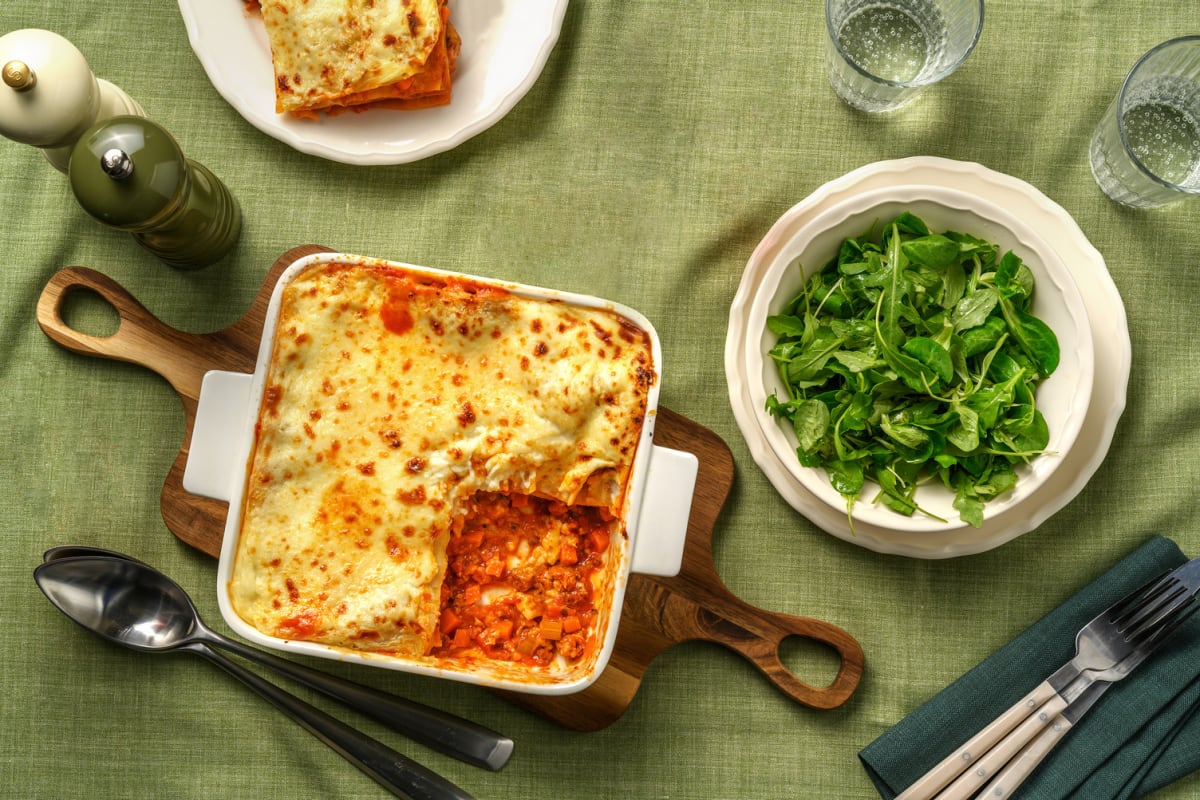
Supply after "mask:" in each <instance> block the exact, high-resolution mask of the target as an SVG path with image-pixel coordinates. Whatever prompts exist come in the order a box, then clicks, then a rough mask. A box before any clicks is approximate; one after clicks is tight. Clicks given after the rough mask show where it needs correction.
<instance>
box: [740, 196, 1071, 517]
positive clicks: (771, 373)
mask: <svg viewBox="0 0 1200 800" xmlns="http://www.w3.org/2000/svg"><path fill="white" fill-rule="evenodd" d="M905 211H909V212H912V213H913V214H916V215H917V216H918V217H920V218H921V219H922V220H924V221H925V223H926V224H928V225H929V226H930V229H931V230H934V231H946V230H956V231H963V232H965V233H970V234H973V235H975V236H979V237H981V238H983V239H985V240H987V241H989V242H994V243H995V244H996V245H998V246H999V248H1000V252H1001V253H1003V252H1005V251H1009V250H1011V251H1012V252H1013V253H1015V254H1016V255H1017V256H1018V257H1020V258H1021V260H1022V261H1023V262H1024V263H1025V264H1026V265H1027V266H1028V267H1029V269H1030V270H1031V271H1032V272H1033V275H1034V278H1035V281H1036V283H1035V286H1036V289H1035V291H1034V299H1033V313H1035V314H1036V315H1037V316H1038V317H1039V318H1040V319H1041V320H1042V321H1043V322H1045V323H1046V324H1048V325H1049V326H1050V328H1051V329H1052V330H1053V331H1054V332H1055V333H1056V334H1057V336H1058V341H1059V345H1060V346H1061V349H1062V358H1061V360H1060V362H1059V365H1058V369H1056V370H1055V372H1054V374H1053V375H1051V376H1050V377H1049V378H1048V379H1046V380H1045V381H1043V382H1042V383H1041V385H1039V386H1038V390H1037V402H1038V408H1039V409H1040V410H1041V411H1042V413H1043V414H1044V415H1045V418H1046V421H1047V423H1048V426H1049V430H1050V442H1049V445H1048V446H1047V449H1048V450H1049V451H1050V453H1049V454H1047V455H1046V456H1044V457H1041V458H1036V459H1033V461H1031V462H1030V463H1029V464H1022V465H1019V466H1018V467H1017V475H1018V481H1017V485H1016V487H1015V488H1014V489H1013V490H1012V491H1011V492H1006V493H1005V494H1004V495H1003V496H1002V497H998V498H996V499H995V500H993V501H991V502H990V503H988V504H987V506H986V508H985V510H984V517H985V519H986V518H987V517H991V516H996V515H998V514H1002V513H1004V511H1006V510H1007V509H1009V508H1011V507H1013V506H1015V505H1017V504H1019V503H1024V502H1026V501H1027V500H1028V499H1029V498H1030V497H1031V496H1033V495H1034V494H1035V493H1036V492H1037V489H1038V487H1040V486H1041V485H1042V484H1043V483H1045V482H1046V481H1047V480H1049V479H1050V477H1051V476H1052V475H1053V474H1054V471H1055V470H1056V469H1058V467H1059V466H1061V465H1062V463H1063V461H1064V460H1065V459H1064V455H1065V454H1067V453H1069V452H1070V449H1071V447H1072V446H1073V445H1074V443H1075V439H1076V437H1077V436H1078V434H1079V431H1080V429H1081V427H1082V425H1083V420H1084V418H1085V416H1086V413H1087V404H1088V400H1089V399H1090V394H1091V388H1092V378H1093V360H1094V357H1093V349H1092V333H1091V326H1090V324H1089V322H1088V315H1087V309H1086V308H1085V306H1084V304H1083V298H1082V296H1081V295H1080V293H1079V290H1078V288H1077V287H1076V286H1075V281H1074V278H1073V276H1072V275H1071V272H1070V270H1068V269H1067V265H1066V264H1064V263H1063V261H1062V259H1061V258H1059V256H1058V253H1057V252H1056V251H1055V250H1054V248H1053V247H1052V246H1051V245H1050V243H1049V242H1048V241H1047V240H1046V239H1045V238H1043V237H1041V236H1039V235H1038V233H1037V231H1035V230H1034V229H1033V228H1032V227H1030V226H1028V225H1026V224H1024V223H1023V222H1022V220H1021V218H1020V217H1019V216H1018V215H1016V214H1013V213H1010V212H1009V211H1008V210H1006V209H1004V208H1002V207H1000V206H999V205H997V204H995V203H991V202H988V201H987V200H986V199H984V198H982V197H980V196H979V195H978V194H975V193H973V192H970V193H968V192H961V191H958V190H957V189H950V188H948V187H942V186H928V185H923V186H922V185H917V186H911V185H906V186H894V187H893V186H889V187H885V188H880V189H873V190H870V191H864V192H859V193H856V194H854V195H852V196H850V197H847V198H845V199H843V200H841V201H839V202H837V203H831V204H825V205H824V206H823V210H822V212H821V213H819V214H817V215H815V216H814V217H812V218H811V220H810V222H809V223H808V224H805V225H802V226H800V227H798V228H795V229H794V235H793V236H792V237H791V238H790V239H789V240H788V242H787V243H786V245H785V246H784V247H782V248H781V249H780V250H779V252H778V253H777V254H776V256H775V258H774V259H773V260H772V263H771V265H770V267H769V268H768V269H767V270H765V271H764V273H763V275H762V279H761V280H760V281H759V283H758V288H757V291H756V292H755V297H754V301H753V302H752V303H751V305H750V311H749V313H748V314H747V315H746V316H747V323H746V324H747V326H748V329H749V330H750V331H759V332H761V335H758V336H752V335H747V336H746V338H745V342H744V358H745V361H746V367H745V373H746V375H747V377H751V376H754V375H758V376H760V377H759V380H758V381H757V382H755V381H753V380H751V381H750V383H749V395H750V399H751V401H752V408H753V409H755V411H756V412H757V413H758V414H759V426H758V427H759V430H760V431H761V433H762V435H763V436H764V437H765V438H766V439H767V443H768V445H769V446H770V447H771V449H772V450H773V451H774V453H775V457H776V459H778V460H779V461H780V463H782V464H783V465H784V466H785V467H786V468H787V469H788V471H789V472H791V474H792V476H793V477H794V478H795V479H796V480H798V481H799V482H800V483H801V484H802V485H803V486H804V487H805V488H806V489H807V490H808V492H809V493H810V494H812V495H813V496H815V497H817V498H819V499H821V500H823V501H824V502H825V503H826V504H827V505H829V506H831V507H832V508H834V509H835V510H836V511H838V512H839V513H842V514H844V513H845V509H846V500H845V498H843V497H842V496H841V495H840V494H839V493H838V492H837V490H836V489H834V488H833V486H832V485H831V484H830V481H829V476H828V475H827V474H826V472H825V471H824V470H822V469H811V468H807V467H803V466H801V465H800V463H799V461H798V460H797V459H796V446H797V441H796V436H795V432H794V431H793V430H792V429H791V426H790V425H787V424H781V423H780V421H779V420H777V419H775V418H774V417H771V416H770V415H769V414H768V413H767V412H766V410H765V406H766V400H767V396H768V394H774V395H775V396H777V397H781V398H784V397H787V388H786V386H785V385H784V384H783V381H782V380H781V378H780V376H779V372H778V369H777V368H776V366H775V364H774V362H772V361H771V359H770V358H768V357H766V355H765V353H766V351H767V350H768V349H769V348H770V347H772V346H773V345H774V344H775V341H776V337H775V336H774V335H773V334H770V333H769V332H768V331H767V330H766V320H767V317H768V316H769V315H771V314H777V313H779V312H780V310H781V309H782V307H783V306H784V305H785V304H786V303H787V302H789V301H790V300H791V299H792V298H793V297H795V296H796V293H797V292H799V291H800V289H801V287H802V284H803V282H804V280H805V274H807V275H812V273H813V272H815V271H816V270H818V269H820V267H821V266H822V265H824V264H825V263H826V262H827V261H829V259H830V258H832V257H833V256H834V255H836V253H837V251H838V248H839V247H840V246H841V243H842V240H844V239H845V238H846V237H848V236H859V235H861V234H862V233H863V232H864V231H866V230H867V229H869V228H871V227H872V226H873V225H878V224H883V223H885V222H887V221H888V220H891V219H894V218H896V217H897V216H899V215H900V214H901V213H903V212H905ZM801 264H803V265H804V266H805V267H806V268H807V270H806V273H801V271H800V265H801ZM872 494H873V492H871V491H870V490H868V491H866V492H864V494H863V499H862V500H860V501H859V502H856V503H855V504H854V506H853V517H854V521H855V525H856V526H857V524H858V523H859V522H870V523H873V524H876V525H880V526H883V527H887V528H896V529H899V530H905V531H910V532H931V531H949V530H953V529H955V528H965V527H966V526H967V523H966V522H964V521H963V520H962V518H961V517H960V516H959V513H958V511H957V510H956V509H955V508H954V506H953V503H954V493H953V492H951V491H950V490H949V489H947V488H946V487H945V486H943V485H942V484H941V483H939V482H937V481H930V482H928V483H925V484H924V485H922V486H921V487H919V488H918V489H917V494H916V501H917V504H918V505H920V506H921V508H922V509H925V510H926V511H928V512H929V514H913V515H912V516H904V515H902V514H897V513H896V512H894V511H892V510H891V509H889V508H888V507H887V506H885V505H883V504H881V503H873V502H870V499H871V497H872Z"/></svg>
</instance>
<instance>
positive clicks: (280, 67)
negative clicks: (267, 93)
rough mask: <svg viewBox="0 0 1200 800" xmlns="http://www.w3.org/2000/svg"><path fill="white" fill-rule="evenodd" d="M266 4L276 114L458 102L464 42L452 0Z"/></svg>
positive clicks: (312, 0) (274, 0)
mask: <svg viewBox="0 0 1200 800" xmlns="http://www.w3.org/2000/svg"><path fill="white" fill-rule="evenodd" d="M260 7H261V11H262V18H263V23H264V25H265V26H266V29H267V38H268V41H269V42H270V46H271V61H272V64H273V66H274V73H275V110H276V112H278V113H284V112H287V113H291V114H293V115H298V116H315V115H316V113H317V112H318V111H326V112H336V111H338V110H342V109H355V110H363V109H365V108H368V107H377V106H385V107H390V108H401V109H406V108H426V107H429V106H437V105H445V104H446V103H449V102H450V91H451V75H452V73H453V71H454V65H455V61H456V60H457V58H458V52H459V47H460V40H459V37H458V34H457V33H456V32H455V30H454V27H453V26H452V25H451V24H450V10H449V7H448V6H447V4H446V0H269V2H263V3H261V4H260Z"/></svg>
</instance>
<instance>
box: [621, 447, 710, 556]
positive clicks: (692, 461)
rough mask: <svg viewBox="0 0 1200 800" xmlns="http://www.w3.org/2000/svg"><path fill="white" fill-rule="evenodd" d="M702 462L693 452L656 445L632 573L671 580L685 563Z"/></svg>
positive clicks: (651, 451)
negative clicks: (689, 524) (689, 527)
mask: <svg viewBox="0 0 1200 800" xmlns="http://www.w3.org/2000/svg"><path fill="white" fill-rule="evenodd" d="M699 470H700V461H699V459H697V458H696V456H694V455H693V454H691V453H685V452H683V451H682V450H672V449H670V448H667V447H659V446H658V445H653V446H652V447H651V448H650V468H649V470H647V472H646V486H645V488H644V491H643V493H642V508H641V511H640V512H639V514H638V519H637V533H636V537H635V539H634V544H633V562H632V566H631V570H632V571H633V572H638V573H641V574H643V575H657V576H659V577H663V578H670V577H672V576H674V575H678V574H679V569H680V566H681V565H682V564H683V545H684V543H685V542H686V540H687V530H688V516H689V515H690V513H691V510H692V494H693V493H694V492H695V489H696V474H697V473H698V472H699Z"/></svg>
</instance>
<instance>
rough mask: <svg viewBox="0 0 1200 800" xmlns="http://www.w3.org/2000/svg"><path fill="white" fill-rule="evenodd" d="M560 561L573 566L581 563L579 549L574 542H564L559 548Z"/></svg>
mask: <svg viewBox="0 0 1200 800" xmlns="http://www.w3.org/2000/svg"><path fill="white" fill-rule="evenodd" d="M558 563H560V564H564V565H566V566H568V567H573V566H575V565H576V564H578V563H579V551H578V550H577V549H576V548H575V545H573V544H564V545H563V546H562V547H560V548H559V549H558Z"/></svg>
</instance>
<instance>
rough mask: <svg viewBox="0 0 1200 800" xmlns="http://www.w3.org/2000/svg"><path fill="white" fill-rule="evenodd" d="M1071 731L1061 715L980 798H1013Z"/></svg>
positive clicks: (999, 775)
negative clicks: (1043, 760) (1018, 788)
mask: <svg viewBox="0 0 1200 800" xmlns="http://www.w3.org/2000/svg"><path fill="white" fill-rule="evenodd" d="M1069 730H1071V723H1070V721H1068V720H1067V718H1066V717H1064V716H1063V715H1062V714H1059V715H1058V716H1057V717H1055V718H1054V719H1053V720H1052V721H1051V722H1050V724H1049V725H1048V726H1047V727H1046V729H1045V730H1044V731H1042V732H1041V733H1040V734H1039V735H1038V737H1037V738H1036V739H1034V740H1033V741H1032V742H1030V743H1029V744H1028V745H1026V747H1025V749H1024V750H1022V751H1021V752H1020V753H1018V754H1017V757H1016V758H1014V759H1013V760H1012V761H1011V762H1009V764H1008V766H1006V767H1005V768H1004V769H1003V770H1001V771H1000V772H999V773H998V774H997V775H996V777H995V778H994V779H993V780H992V782H991V783H989V784H988V785H987V788H986V789H984V790H983V794H981V795H980V797H986V798H989V800H990V799H991V798H996V799H997V800H1002V798H1006V797H1012V793H1013V791H1014V790H1015V789H1016V788H1017V787H1018V786H1020V785H1021V784H1022V783H1024V782H1025V779H1026V778H1028V777H1029V776H1030V774H1032V772H1033V771H1034V769H1036V768H1037V765H1038V764H1040V763H1042V759H1044V758H1045V757H1046V756H1047V755H1049V753H1050V751H1051V750H1053V749H1054V748H1055V746H1057V745H1058V743H1059V741H1060V740H1061V739H1062V738H1063V737H1064V736H1066V735H1067V732H1068V731H1069Z"/></svg>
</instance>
